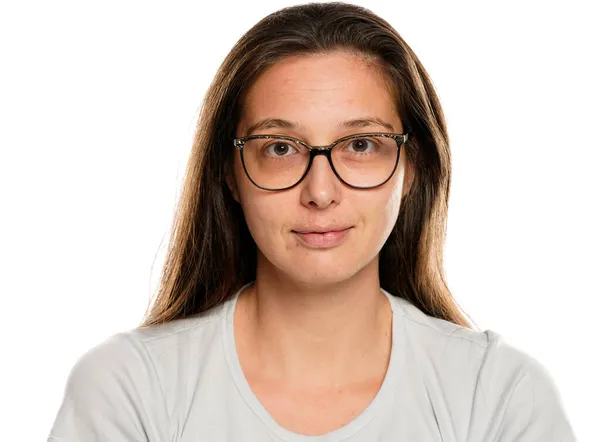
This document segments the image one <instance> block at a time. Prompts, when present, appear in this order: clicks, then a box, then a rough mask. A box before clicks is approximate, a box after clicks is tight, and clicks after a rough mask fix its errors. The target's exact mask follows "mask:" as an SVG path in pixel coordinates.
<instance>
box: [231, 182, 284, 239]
mask: <svg viewBox="0 0 600 442" xmlns="http://www.w3.org/2000/svg"><path fill="white" fill-rule="evenodd" d="M250 192H253V191H252V190H251V191H250ZM240 193H241V198H242V209H243V211H244V218H245V219H246V224H247V225H248V230H249V231H250V234H251V235H252V237H253V238H254V241H255V242H256V245H257V246H258V247H259V248H260V249H263V248H265V247H269V244H271V243H273V242H275V241H277V240H278V239H279V238H280V236H281V234H280V231H281V227H282V224H283V223H284V220H283V215H282V214H283V213H284V212H283V211H282V210H277V209H278V208H281V207H282V204H279V203H278V202H277V201H274V200H273V201H271V200H272V199H273V198H270V195H254V194H249V193H246V192H245V191H244V190H241V192H240Z"/></svg>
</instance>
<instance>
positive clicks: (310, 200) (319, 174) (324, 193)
mask: <svg viewBox="0 0 600 442" xmlns="http://www.w3.org/2000/svg"><path fill="white" fill-rule="evenodd" d="M300 184H301V185H302V191H301V200H302V204H304V205H305V206H308V207H313V208H314V207H317V208H320V209H325V208H327V207H329V206H330V205H331V204H335V203H339V199H340V191H341V189H340V187H341V184H342V183H341V182H340V180H339V179H338V177H337V176H336V175H335V173H334V172H333V169H332V168H331V164H329V160H328V159H327V157H326V156H325V155H316V156H315V157H314V158H313V161H312V164H311V166H310V170H309V171H308V174H307V175H306V176H305V177H304V180H302V183H300Z"/></svg>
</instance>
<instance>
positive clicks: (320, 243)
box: [292, 227, 352, 249]
mask: <svg viewBox="0 0 600 442" xmlns="http://www.w3.org/2000/svg"><path fill="white" fill-rule="evenodd" d="M338 229H339V228H338ZM315 230H316V231H311V230H307V231H301V230H300V231H299V230H293V231H292V232H293V233H294V234H295V235H296V237H297V238H298V239H299V240H300V242H301V243H302V244H303V245H305V246H307V247H310V248H319V249H320V248H328V247H334V246H337V245H339V244H341V243H342V242H343V241H344V240H345V239H346V237H347V236H348V234H349V233H350V231H351V230H352V227H348V228H342V229H339V230H321V231H319V229H315Z"/></svg>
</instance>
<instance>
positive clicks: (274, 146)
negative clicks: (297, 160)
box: [264, 140, 298, 157]
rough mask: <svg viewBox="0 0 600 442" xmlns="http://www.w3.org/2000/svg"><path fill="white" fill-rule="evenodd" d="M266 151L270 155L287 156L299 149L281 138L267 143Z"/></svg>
mask: <svg viewBox="0 0 600 442" xmlns="http://www.w3.org/2000/svg"><path fill="white" fill-rule="evenodd" d="M264 151H265V152H266V154H267V155H268V156H273V157H285V156H288V155H289V154H294V153H297V152H298V150H297V149H296V148H295V147H294V146H292V145H291V144H290V143H288V142H285V141H281V140H279V141H275V142H274V143H270V144H267V145H266V146H265V147H264Z"/></svg>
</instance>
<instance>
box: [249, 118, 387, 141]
mask: <svg viewBox="0 0 600 442" xmlns="http://www.w3.org/2000/svg"><path fill="white" fill-rule="evenodd" d="M368 126H381V127H385V128H386V129H387V130H389V131H390V132H394V126H392V125H391V124H390V123H387V122H386V121H384V120H382V119H381V118H379V117H364V118H355V119H353V120H347V121H341V122H340V123H338V124H336V128H338V129H342V128H343V129H356V128H362V127H368ZM272 128H282V129H300V130H306V127H305V126H303V125H301V124H299V123H294V122H293V121H289V120H284V119H281V118H265V119H263V120H259V121H257V122H256V123H254V124H253V125H251V126H250V127H248V129H247V130H246V133H245V134H244V136H246V137H247V136H249V135H250V134H252V133H254V132H256V131H259V130H263V129H272Z"/></svg>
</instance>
